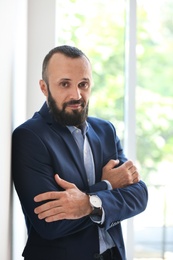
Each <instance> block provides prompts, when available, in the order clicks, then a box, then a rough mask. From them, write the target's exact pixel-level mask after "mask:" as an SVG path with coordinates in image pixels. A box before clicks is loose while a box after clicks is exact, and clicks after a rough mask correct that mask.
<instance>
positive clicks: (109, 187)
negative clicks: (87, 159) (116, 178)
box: [103, 180, 112, 190]
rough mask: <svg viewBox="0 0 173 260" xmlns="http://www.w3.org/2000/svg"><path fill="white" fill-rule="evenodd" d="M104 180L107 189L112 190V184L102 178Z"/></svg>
mask: <svg viewBox="0 0 173 260" xmlns="http://www.w3.org/2000/svg"><path fill="white" fill-rule="evenodd" d="M103 181H104V182H106V184H107V189H108V190H112V185H111V183H110V182H109V181H107V180H103Z"/></svg>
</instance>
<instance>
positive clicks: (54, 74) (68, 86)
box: [40, 53, 92, 126]
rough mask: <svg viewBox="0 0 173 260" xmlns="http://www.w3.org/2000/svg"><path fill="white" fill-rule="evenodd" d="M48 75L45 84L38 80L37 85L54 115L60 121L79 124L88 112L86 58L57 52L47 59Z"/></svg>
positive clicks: (89, 78)
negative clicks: (72, 56)
mask: <svg viewBox="0 0 173 260" xmlns="http://www.w3.org/2000/svg"><path fill="white" fill-rule="evenodd" d="M47 75H48V86H47V85H46V83H45V82H44V81H43V80H41V81H40V87H41V89H42V91H43V93H44V94H45V96H46V97H47V101H48V105H49V108H50V111H51V112H52V113H53V115H54V117H55V119H56V120H57V121H58V122H60V123H61V124H63V125H75V126H78V125H80V124H82V123H83V122H84V121H85V119H86V117H87V114H88V102H89V96H90V92H91V84H92V70H91V65H90V63H89V61H88V60H87V59H86V58H85V57H79V58H69V57H66V56H65V55H63V54H60V53H57V54H54V55H53V56H52V58H51V59H50V62H49V65H48V69H47Z"/></svg>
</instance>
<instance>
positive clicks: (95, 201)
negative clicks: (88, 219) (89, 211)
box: [90, 195, 102, 208]
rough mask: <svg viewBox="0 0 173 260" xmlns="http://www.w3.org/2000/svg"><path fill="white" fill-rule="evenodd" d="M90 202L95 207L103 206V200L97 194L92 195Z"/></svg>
mask: <svg viewBox="0 0 173 260" xmlns="http://www.w3.org/2000/svg"><path fill="white" fill-rule="evenodd" d="M90 203H91V204H92V206H93V207H96V208H101V206H102V201H101V199H100V198H99V197H98V196H97V195H91V196H90Z"/></svg>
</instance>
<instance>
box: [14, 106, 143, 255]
mask: <svg viewBox="0 0 173 260" xmlns="http://www.w3.org/2000/svg"><path fill="white" fill-rule="evenodd" d="M87 122H88V124H89V130H88V133H87V136H88V140H89V143H90V146H91V149H92V152H93V157H94V163H95V175H96V176H95V179H96V182H95V184H94V185H92V186H90V187H89V186H88V184H87V180H86V178H85V177H84V174H82V173H83V172H85V168H84V164H83V162H82V160H81V157H80V154H79V150H78V147H77V145H76V143H75V141H74V139H73V137H72V135H71V133H70V131H69V130H68V128H67V127H64V126H62V125H60V124H58V123H57V122H56V121H55V120H54V119H53V118H52V116H51V114H50V113H49V111H48V108H47V105H46V103H45V104H44V105H43V107H42V108H41V110H40V111H39V112H37V113H35V115H34V116H33V118H31V119H30V120H28V121H26V122H25V123H24V124H22V125H21V126H19V127H18V128H16V129H15V130H14V132H13V140H12V175H13V180H14V184H15V188H16V191H17V193H18V196H19V199H20V202H21V206H22V210H23V213H24V216H25V220H26V225H27V230H28V240H27V243H26V247H25V249H24V252H23V256H25V259H27V260H48V259H49V260H56V259H57V260H70V259H72V260H73V259H74V260H92V259H94V254H95V253H98V252H99V238H98V228H97V224H95V223H93V222H92V221H91V219H90V217H89V216H87V217H83V218H80V219H77V220H62V221H57V222H52V223H46V222H45V221H44V220H39V219H38V217H37V215H36V214H35V213H34V208H35V207H37V206H38V203H35V202H34V200H33V198H34V196H36V195H38V194H40V193H43V192H47V191H59V190H60V189H61V188H60V187H58V186H57V184H56V182H55V180H54V174H55V173H58V174H59V175H60V177H61V178H63V179H65V180H67V181H69V182H72V183H74V184H75V185H76V186H77V187H78V188H79V189H80V190H82V191H86V192H89V193H94V194H97V195H98V196H99V197H100V198H101V200H102V203H103V208H104V211H105V223H104V225H103V228H104V229H105V230H107V231H108V232H109V234H110V235H111V237H112V239H113V240H114V242H115V244H116V246H117V250H118V252H119V253H118V254H119V256H118V255H117V259H119V260H120V259H122V260H125V259H126V257H125V249H124V242H123V237H122V231H121V223H120V222H121V221H122V220H124V219H127V218H130V217H133V216H135V215H137V214H139V213H140V212H142V211H143V210H144V209H145V208H146V205H147V188H146V185H145V184H144V182H142V181H140V182H139V183H137V184H134V185H131V186H128V187H126V188H121V189H114V190H107V185H106V183H105V182H103V181H101V175H102V168H103V166H104V165H105V164H106V163H107V162H108V161H109V160H110V159H117V158H118V159H119V160H120V164H122V163H123V162H125V161H126V158H125V156H124V154H123V150H122V147H121V144H120V141H119V139H118V137H117V135H116V130H115V128H114V126H113V125H112V124H111V123H110V122H108V121H105V120H101V119H97V118H92V117H88V119H87Z"/></svg>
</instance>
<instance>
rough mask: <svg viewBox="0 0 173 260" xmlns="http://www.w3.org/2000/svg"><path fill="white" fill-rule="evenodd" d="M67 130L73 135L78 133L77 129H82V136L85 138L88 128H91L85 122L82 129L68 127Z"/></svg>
mask: <svg viewBox="0 0 173 260" xmlns="http://www.w3.org/2000/svg"><path fill="white" fill-rule="evenodd" d="M67 128H68V129H69V130H70V132H71V134H72V133H73V132H74V131H76V129H80V130H81V132H82V134H83V135H84V136H85V135H86V133H87V132H88V128H89V125H88V123H87V121H85V122H84V123H83V124H82V125H81V127H80V128H78V127H76V126H67Z"/></svg>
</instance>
